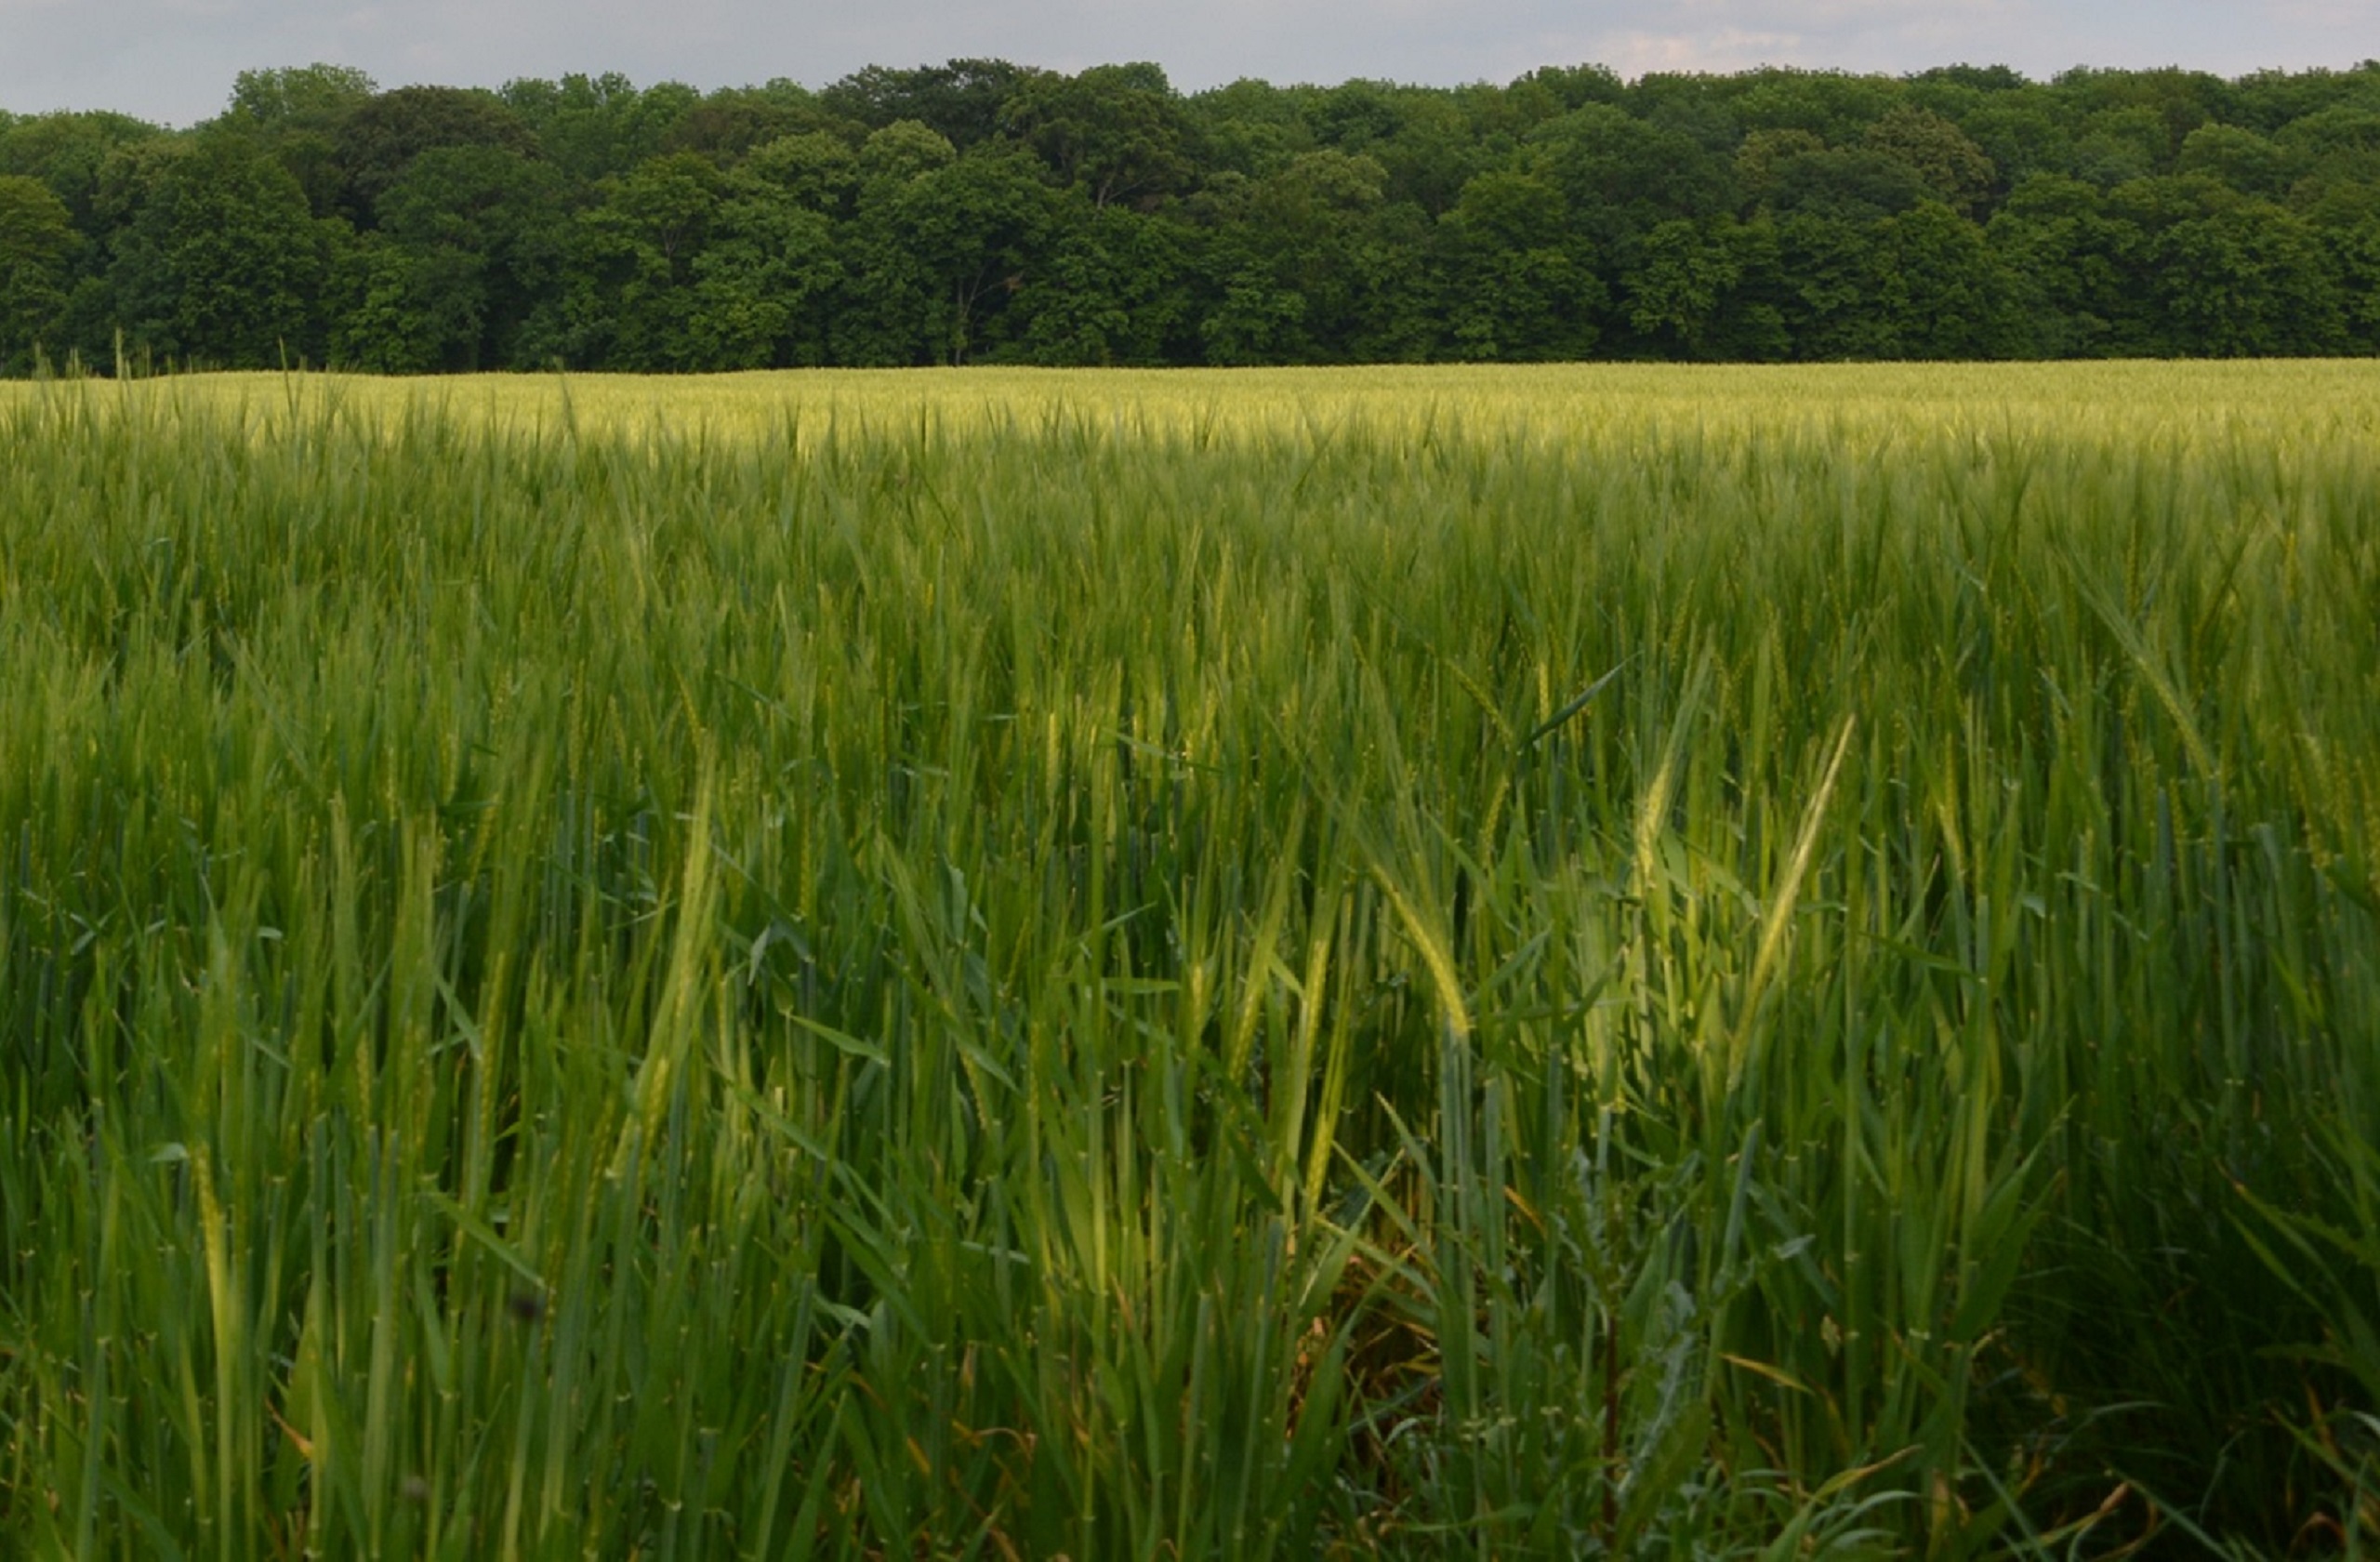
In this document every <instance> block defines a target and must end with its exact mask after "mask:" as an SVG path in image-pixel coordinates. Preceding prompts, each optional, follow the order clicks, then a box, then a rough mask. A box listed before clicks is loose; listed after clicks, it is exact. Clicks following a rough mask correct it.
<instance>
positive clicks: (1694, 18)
mask: <svg viewBox="0 0 2380 1562" xmlns="http://www.w3.org/2000/svg"><path fill="white" fill-rule="evenodd" d="M985 55H988V56H997V57H998V58H1001V59H1005V60H1015V61H1017V62H1018V63H1020V64H1028V65H1044V66H1050V67H1052V68H1056V69H1061V70H1076V69H1079V68H1081V67H1082V66H1085V65H1091V64H1098V63H1101V62H1103V61H1112V60H1156V61H1157V62H1158V63H1159V64H1161V65H1163V66H1164V67H1165V68H1166V70H1167V71H1168V72H1169V73H1170V74H1171V76H1172V78H1173V81H1174V83H1175V85H1176V86H1181V87H1183V89H1185V90H1192V89H1196V88H1198V87H1202V86H1214V85H1216V84H1218V83H1222V82H1227V81H1231V80H1233V79H1235V78H1236V77H1240V76H1263V77H1265V78H1267V79H1269V80H1272V81H1276V82H1296V81H1312V82H1339V81H1343V80H1345V79H1347V78H1348V77H1350V76H1378V77H1387V78H1390V79H1394V80H1398V81H1410V82H1428V83H1435V84H1441V85H1444V84H1452V83H1455V82H1462V81H1476V80H1489V81H1505V80H1509V79H1510V78H1511V77H1513V76H1514V75H1517V74H1519V73H1522V72H1524V71H1527V70H1529V69H1532V68H1534V67H1536V66H1539V65H1549V64H1577V63H1580V62H1581V61H1586V60H1597V61H1601V62H1603V63H1605V64H1607V65H1610V66H1613V67H1614V68H1616V69H1618V70H1619V71H1620V72H1621V73H1623V74H1626V75H1631V76H1633V75H1637V74H1641V73H1644V72H1646V71H1664V70H1707V71H1731V70H1738V69H1741V68H1743V67H1745V66H1750V65H1758V64H1764V63H1769V64H1785V65H1802V66H1813V67H1837V68H1843V69H1848V70H1859V71H1889V72H1903V71H1915V70H1922V69H1924V67H1926V66H1928V65H1941V64H1950V63H1953V62H1960V61H1965V62H1970V63H1975V64H2008V65H2014V66H2016V67H2017V68H2018V69H2019V70H2022V71H2024V72H2025V73H2028V74H2030V75H2033V76H2036V77H2042V76H2047V75H2049V74H2051V73H2055V72H2057V71H2060V70H2063V69H2065V68H2067V67H2068V66H2070V65H2078V64H2088V65H2122V66H2143V65H2173V64H2178V65H2186V66H2189V67H2193V68H2196V69H2202V70H2210V71H2215V72H2218V73H2222V74H2224V75H2238V74H2241V73H2245V72H2248V71H2254V70H2259V69H2263V68H2266V67H2270V66H2279V67H2285V68H2293V69H2294V68H2302V67H2305V66H2308V65H2332V66H2342V67H2343V66H2347V65H2352V64H2354V63H2356V62H2357V61H2359V60H2363V59H2367V58H2370V57H2373V56H2375V55H2380V0H2260V3H2253V4H2252V3H2248V0H1958V3H1956V4H1922V3H1918V0H1190V3H1187V4H1185V3H1183V0H941V3H938V4H937V3H934V0H0V108H4V109H10V110H14V111H16V112H18V113H27V112H32V111H36V110H43V109H55V108H77V109H82V108H106V109H117V110H122V111H124V112H126V113H136V114H139V115H141V116H142V117H144V118H148V119H154V120H161V121H164V122H166V123H168V124H175V125H185V124H188V123H190V122H191V121H192V120H196V119H203V118H205V117H206V116H208V115H210V114H213V113H217V112H218V111H219V110H220V109H221V108H222V107H223V104H224V102H225V101H226V99H228V98H229V96H230V93H231V78H232V77H233V75H234V74H235V73H238V72H239V71H241V70H244V69H247V68H251V67H258V66H273V65H304V64H309V63H311V62H313V61H316V60H327V61H331V62H334V63H337V64H344V65H356V66H361V67H362V68H363V69H364V70H365V71H367V72H369V73H371V74H372V75H373V76H374V77H375V78H376V79H377V81H378V82H379V83H380V85H381V86H403V85H405V84H407V83H411V82H434V83H439V84H442V85H450V86H497V85H499V84H501V83H503V82H505V81H507V80H509V79H511V78H512V77H515V76H557V75H561V74H562V73H564V72H569V71H588V72H601V71H620V72H624V73H627V74H628V76H630V77H631V78H633V79H634V80H636V81H637V82H638V83H640V84H643V83H649V82H654V81H660V80H666V79H671V78H674V79H676V80H680V81H685V82H691V83H693V84H694V85H695V86H702V87H714V86H733V85H740V84H743V83H747V82H758V81H764V80H766V79H768V78H770V77H773V76H790V77H791V78H793V79H794V80H796V81H799V82H803V83H807V84H809V85H810V86H821V85H823V84H825V83H826V82H829V81H832V80H834V79H835V78H836V77H838V76H840V75H843V74H845V73H849V72H851V71H853V70H855V69H857V68H858V67H860V66H862V65H866V64H884V65H916V64H922V63H927V62H932V61H940V60H945V59H951V58H955V57H966V56H985Z"/></svg>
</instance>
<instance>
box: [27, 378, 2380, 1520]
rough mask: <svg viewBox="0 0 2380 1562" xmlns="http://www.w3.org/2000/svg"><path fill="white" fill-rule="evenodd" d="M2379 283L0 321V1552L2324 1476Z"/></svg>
mask: <svg viewBox="0 0 2380 1562" xmlns="http://www.w3.org/2000/svg"><path fill="white" fill-rule="evenodd" d="M2375 609H2380V367H2375V366H2373V365H2372V364H2274V363H2262V364H2109V365H2092V366H2075V365H2031V366H2012V367H1994V368H1990V369H1988V370H1987V369H1982V368H1955V367H1953V368H1941V367H1915V366H1895V365H1877V366H1864V367H1841V368H1823V369H1821V368H1802V369H1739V368H1730V369H1687V368H1675V367H1662V368H1652V367H1646V368H1630V367H1597V368H1547V369H1531V370H1525V371H1510V370H1488V369H1429V370H1423V369H1409V370H1407V369H1367V370H1346V371H1339V370H1312V371H1263V372H1255V371H1251V372H1246V373H1240V372H1215V373H1205V372H1187V373H1178V374H1155V373H1151V374H1133V373H1060V372H1023V371H977V370H964V371H951V372H945V373H903V374H873V375H871V374H856V373H845V374H826V373H820V374H801V375H761V376H743V377H721V378H708V379H707V378H694V379H686V380H658V379H627V378H618V379H614V378H601V377H598V378H588V379H570V380H566V381H563V380H555V379H536V378H528V377H521V378H485V379H467V380H453V381H409V382H407V381H373V380H366V379H360V378H339V377H278V376H255V377H189V378H180V379H165V380H157V381H147V382H138V383H128V384H99V383H49V384H40V385H31V386H20V387H11V388H7V389H6V390H5V391H0V1554H5V1555H9V1556H25V1557H29V1558H44V1557H125V1558H133V1557H157V1556H166V1557H187V1558H192V1559H197V1558H222V1559H234V1558H238V1559H245V1558H254V1557H265V1556H290V1557H294V1556H327V1557H337V1556H364V1555H385V1556H392V1557H393V1556H408V1557H411V1556H420V1557H439V1558H456V1559H462V1558H489V1557H498V1558H513V1557H532V1558H547V1557H563V1556H569V1557H581V1556H601V1557H624V1558H625V1557H639V1558H646V1557H689V1558H691V1557H706V1558H707V1557H722V1556H738V1557H753V1558H776V1557H785V1556H813V1555H814V1556H853V1557H862V1556H868V1557H880V1556H892V1555H919V1556H945V1555H948V1556H985V1557H1024V1556H1033V1557H1055V1556H1060V1555H1066V1556H1072V1557H1075V1558H1078V1559H1080V1558H1103V1559H1104V1558H1148V1559H1156V1558H1159V1557H1187V1556H1218V1557H1232V1558H1239V1557H1261V1556H1279V1557H1301V1558H1302V1557H1307V1556H1314V1555H1342V1556H1362V1555H1390V1556H1425V1557H1441V1556H1444V1557H1489V1556H1495V1557H1510V1556H1522V1555H1547V1556H1570V1555H1614V1556H1616V1555H1629V1556H1655V1555H1659V1556H1683V1555H1723V1556H1737V1555H1742V1556H1753V1555H1759V1556H1768V1557H1778V1558H1783V1557H1788V1556H1795V1557H1800V1556H1818V1555H1825V1556H1871V1555H1911V1556H1915V1555H1924V1556H1929V1557H1934V1556H1939V1557H1971V1556H1981V1555H2060V1556H2067V1555H2112V1554H2114V1553H2115V1552H2116V1551H2117V1550H2118V1549H2119V1548H2120V1547H2122V1546H2124V1545H2127V1544H2130V1543H2133V1542H2149V1543H2150V1544H2155V1545H2166V1544H2171V1545H2175V1546H2178V1547H2180V1548H2182V1551H2181V1553H2180V1554H2188V1552H2190V1551H2192V1550H2207V1551H2213V1552H2215V1553H2219V1554H2228V1555H2264V1554H2269V1553H2272V1552H2276V1551H2280V1550H2285V1549H2288V1548H2290V1547H2292V1546H2295V1547H2297V1548H2299V1549H2307V1548H2311V1549H2312V1550H2314V1551H2317V1552H2346V1553H2347V1554H2349V1555H2352V1554H2353V1553H2354V1551H2355V1549H2356V1548H2357V1547H2358V1546H2360V1544H2362V1543H2365V1542H2367V1541H2368V1538H2369V1536H2370V1534H2371V1532H2372V1529H2373V1524H2374V1522H2375V1521H2380V1473H2376V1472H2375V1469H2374V1466H2373V1461H2374V1457H2375V1455H2380V1437H2375V1431H2380V1423H2375V1421H2374V1420H2373V1413H2374V1412H2375V1411H2380V1051H2375V1048H2380V846H2375V841H2380V830H2376V829H2375V826H2380V634H2375V631H2374V627H2373V626H2374V618H2375Z"/></svg>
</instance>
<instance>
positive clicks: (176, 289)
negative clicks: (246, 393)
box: [100, 131, 343, 368]
mask: <svg viewBox="0 0 2380 1562" xmlns="http://www.w3.org/2000/svg"><path fill="white" fill-rule="evenodd" d="M100 215H101V218H102V219H103V220H105V221H107V222H108V224H109V226H110V227H111V228H112V229H113V237H112V243H111V251H112V253H111V257H110V261H109V266H108V272H107V285H108V287H109V289H110V292H111V295H112V296H111V298H110V303H111V304H112V314H113V317H114V318H115V320H116V321H117V322H118V323H120V324H122V325H123V327H124V329H125V331H126V335H127V337H128V338H129V345H131V346H133V347H134V348H136V349H140V350H145V351H150V352H153V353H155V354H157V355H158V356H160V357H163V358H167V359H172V360H179V361H180V362H183V363H203V364H214V365H218V366H220V367H225V368H270V367H273V366H276V365H279V364H284V363H297V362H300V361H312V362H316V363H319V362H321V361H322V359H323V356H324V350H325V348H326V346H327V340H326V338H327V332H326V331H325V330H324V324H323V319H322V314H321V312H320V309H319V304H320V301H321V296H322V292H323V287H324V282H325V280H326V279H327V277H328V274H329V271H330V266H331V259H332V253H333V249H334V246H335V245H337V242H338V239H339V236H340V234H341V232H342V231H343V225H342V224H338V223H337V222H335V221H320V222H318V221H317V220H316V219H315V218H314V216H313V214H312V212H311V210H309V208H308V206H307V204H306V193H305V192H304V191H303V190H302V189H300V188H299V187H298V180H297V179H296V178H295V177H294V176H292V175H291V174H290V172H289V170H288V169H286V168H284V167H283V166H282V165H280V164H279V163H277V162H275V161H274V160H273V159H272V158H271V156H270V155H269V154H268V153H266V152H263V151H262V150H260V149H259V148H258V146H257V145H256V144H255V143H254V142H253V141H251V140H249V139H247V138H245V137H242V136H237V135H232V134H229V133H224V132H220V131H218V132H211V133H206V134H202V135H198V136H194V137H192V138H189V139H177V140H173V141H169V142H159V143H152V144H150V145H146V146H143V147H140V148H139V149H137V150H136V151H135V152H133V153H131V154H128V155H127V156H126V157H124V158H122V159H120V160H119V162H118V164H117V165H116V166H115V167H114V168H113V169H112V174H111V178H110V180H109V188H108V189H107V190H106V191H105V192H103V194H102V198H101V213H100Z"/></svg>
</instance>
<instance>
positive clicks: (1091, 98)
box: [0, 60, 2380, 374]
mask: <svg viewBox="0 0 2380 1562" xmlns="http://www.w3.org/2000/svg"><path fill="white" fill-rule="evenodd" d="M2374 351H2380V62H2373V61H2366V62H2364V63H2363V64H2361V65H2360V66H2357V67H2355V68H2353V69H2350V70H2343V71H2331V70H2316V71H2307V72H2301V73H2279V72H2275V73H2260V74H2255V75H2250V76H2244V77H2241V78H2238V79H2231V80H2227V79H2224V78H2221V77H2218V76H2215V75H2210V74H2204V73H2193V72H2186V71H2180V70H2155V71H2111V70H2078V71H2073V72H2069V73H2065V74H2062V75H2059V76H2057V77H2056V78H2054V79H2053V80H2050V81H2047V82H2037V81H2033V80H2030V79H2029V78H2027V77H2025V76H2023V75H2021V74H2019V73H2016V72H2015V71H2012V70H2008V69H2005V68H2002V67H1973V66H1952V67H1948V68H1945V69H1939V70H1932V71H1926V72H1924V73H1918V74H1914V75H1910V76H1902V77H1891V76H1880V75H1853V74H1845V73H1827V72H1808V71H1798V70H1783V69H1765V70H1757V71H1748V72H1743V73H1736V74H1726V75H1720V74H1653V75H1646V76H1644V77H1642V78H1640V79H1637V80H1635V81H1633V82H1632V81H1624V80H1622V79H1621V78H1620V76H1618V75H1617V74H1615V73H1612V72H1611V71H1608V70H1606V69H1603V68H1601V67H1598V66H1582V67H1576V68H1561V69H1547V70H1540V71H1537V72H1533V73H1529V74H1527V75H1525V76H1522V77H1520V78H1519V79H1517V80H1515V81H1513V82H1511V83H1509V84H1507V85H1503V86H1495V85H1490V84H1486V83H1481V84H1476V85H1473V86H1458V87H1452V88H1440V87H1427V86H1397V85H1393V84H1389V83H1383V82H1375V81H1360V80H1359V81H1350V82H1347V83H1345V84H1343V85H1341V86H1328V87H1325V86H1274V85H1271V84H1268V83H1265V82H1262V81H1253V80H1248V81H1239V82H1236V83H1233V84H1232V85H1230V86H1223V87H1218V88H1215V89H1213V90H1210V91H1203V92H1196V93H1187V94H1185V93H1182V92H1179V91H1177V90H1175V89H1174V88H1173V86H1171V85H1170V83H1169V82H1168V80H1167V79H1166V76H1165V74H1164V73H1163V72H1162V71H1161V70H1160V69H1159V68H1157V66H1154V65H1148V64H1128V65H1109V66H1100V67H1096V68H1093V69H1091V70H1087V71H1084V72H1082V73H1079V74H1074V75H1067V74H1063V73H1053V72H1049V71H1042V70H1036V69H1032V68H1029V67H1025V66H1019V65H1014V64H1012V63H1009V62H1007V61H1004V60H953V61H950V62H949V63H946V64H944V65H939V66H926V67H920V68H918V69H913V70H902V69H890V68H883V67H871V68H869V69H867V70H864V71H861V72H858V73H855V74H853V75H851V76H848V77H845V78H844V79H842V80H840V81H838V82H835V83H833V84H832V85H830V86H826V87H823V88H817V89H811V88H807V87H804V86H799V85H796V84H794V83H791V82H787V81H773V82H771V83H769V84H767V85H766V86H756V87H738V88H731V89H725V90H721V91H714V92H709V93H703V92H699V91H696V90H694V88H692V87H688V86H681V85H679V84H675V83H662V84H659V85H657V86H646V87H641V88H640V87H638V86H635V85H633V84H632V83H631V82H629V81H628V80H627V79H626V78H624V77H621V76H618V75H603V76H591V77H590V76H582V75H571V76H564V77H562V79H561V80H559V81H546V80H522V81H515V82H512V83H510V84H509V85H507V86H504V87H502V88H501V89H498V90H496V91H485V90H481V89H476V88H458V87H445V86H403V87H398V88H396V89H394V90H389V91H383V90H380V89H379V88H378V87H377V85H376V84H375V83H374V82H373V81H372V80H371V79H370V78H369V77H367V76H365V75H364V73H361V72H358V71H354V70H350V69H346V68H342V67H337V66H328V65H313V66H306V67H302V68H296V69H285V70H267V71H252V72H246V73H242V74H241V75H240V76H239V78H238V80H237V83H236V85H235V86H234V88H233V91H232V93H231V101H230V103H229V105H228V106H227V107H226V108H225V110H224V111H223V113H220V114H219V115H218V116H217V117H216V118H214V119H212V120H209V121H206V122H205V123H203V124H200V125H197V126H192V127H190V128H188V129H183V130H168V129H164V128H161V127H159V126H153V125H150V124H146V123H143V122H142V121H140V120H139V119H136V118H133V117H130V116H127V115H125V114H121V113H47V114H35V115H27V116H18V115H10V114H7V113H0V372H7V373H15V374H24V373H30V372H38V371H39V370H41V369H42V368H44V367H64V366H67V365H71V364H80V365H82V366H84V367H86V368H90V369H95V370H98V371H100V372H110V371H112V369H114V368H115V367H116V366H118V365H123V364H150V365H159V366H162V365H166V364H182V365H211V366H222V367H271V366H275V365H278V364H293V363H303V364H329V365H335V366H340V367H348V368H355V369H364V370H375V371H382V372H391V373H425V372H434V371H463V370H475V369H495V368H521V369H543V368H550V367H552V366H555V365H562V366H566V367H570V368H574V369H588V370H595V369H615V370H637V371H667V370H718V369H740V368H762V367H772V366H790V365H797V364H854V365H857V364H930V363H965V362H1012V363H1043V364H1321V363H1355V362H1398V361H1419V360H1438V359H1448V360H1508V361H1523V360H1548V359H1579V358H1629V359H1700V360H1726V361H1809V360H1827V359H1865V358H2016V357H2091V356H2196V355H2243V354H2259V355H2263V354H2274V355H2278V354H2315V353H2337V354H2366V353H2372V352H2374Z"/></svg>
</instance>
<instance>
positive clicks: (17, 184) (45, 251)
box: [0, 174, 83, 374]
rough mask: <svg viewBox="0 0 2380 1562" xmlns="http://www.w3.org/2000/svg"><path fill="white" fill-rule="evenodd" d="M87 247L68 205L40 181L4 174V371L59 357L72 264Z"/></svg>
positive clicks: (0, 248)
mask: <svg viewBox="0 0 2380 1562" xmlns="http://www.w3.org/2000/svg"><path fill="white" fill-rule="evenodd" d="M82 246H83V236H82V235H81V234H80V233H77V232H75V231H74V221H73V216H72V214H70V213H69V212H68V211H67V209H66V203H65V202H63V201H61V200H59V198H58V196H57V194H56V193H55V192H52V191H51V190H50V188H49V187H48V186H47V185H46V184H44V183H42V182H41V181H40V180H39V179H27V178H26V177H25V176H24V175H22V174H0V373H7V374H22V373H24V372H26V371H27V370H28V369H31V368H32V367H33V364H34V360H35V358H36V356H37V354H39V353H40V352H41V351H43V350H45V349H46V351H48V352H49V353H51V354H59V351H60V349H61V347H62V345H63V344H62V343H61V342H60V340H59V327H60V326H61V325H62V324H64V322H65V315H66V302H67V291H66V290H67V285H68V283H69V281H70V273H69V271H68V262H69V261H70V260H71V259H72V258H73V255H74V252H75V251H76V250H78V249H80V248H81V247H82Z"/></svg>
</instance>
